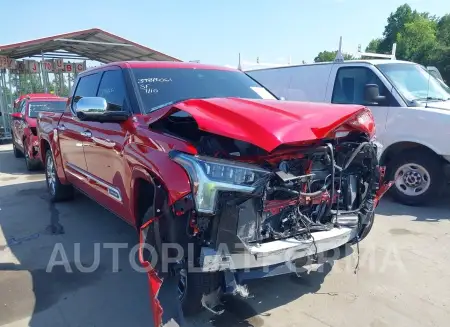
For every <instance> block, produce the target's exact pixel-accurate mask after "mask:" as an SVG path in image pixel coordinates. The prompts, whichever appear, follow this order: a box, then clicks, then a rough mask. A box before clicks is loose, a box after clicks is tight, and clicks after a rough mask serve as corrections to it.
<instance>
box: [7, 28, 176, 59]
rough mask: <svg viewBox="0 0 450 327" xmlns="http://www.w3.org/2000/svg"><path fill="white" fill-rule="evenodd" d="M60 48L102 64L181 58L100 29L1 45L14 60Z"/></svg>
mask: <svg viewBox="0 0 450 327" xmlns="http://www.w3.org/2000/svg"><path fill="white" fill-rule="evenodd" d="M57 50H64V51H67V52H68V53H73V54H77V55H79V56H83V57H86V58H89V59H90V60H94V61H98V62H101V63H110V62H115V61H126V60H139V61H181V60H180V59H177V58H174V57H171V56H168V55H166V54H163V53H161V52H158V51H156V50H153V49H150V48H147V47H145V46H143V45H140V44H137V43H134V42H132V41H129V40H126V39H124V38H121V37H119V36H117V35H114V34H111V33H108V32H105V31H103V30H101V29H98V28H92V29H88V30H83V31H77V32H72V33H65V34H59V35H55V36H50V37H45V38H41V39H36V40H32V41H26V42H20V43H15V44H8V45H0V55H1V56H6V57H9V58H12V59H21V58H27V57H32V56H36V55H40V54H41V53H44V54H45V53H48V52H55V51H57Z"/></svg>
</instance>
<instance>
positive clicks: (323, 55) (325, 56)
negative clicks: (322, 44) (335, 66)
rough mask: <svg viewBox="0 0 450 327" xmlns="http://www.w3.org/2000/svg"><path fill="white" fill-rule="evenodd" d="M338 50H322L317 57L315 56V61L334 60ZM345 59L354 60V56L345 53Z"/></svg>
mask: <svg viewBox="0 0 450 327" xmlns="http://www.w3.org/2000/svg"><path fill="white" fill-rule="evenodd" d="M336 55H337V51H322V52H319V54H318V55H317V57H315V58H314V62H327V61H334V59H336ZM342 55H343V57H344V60H352V59H354V57H353V56H352V55H351V54H348V53H343V54H342Z"/></svg>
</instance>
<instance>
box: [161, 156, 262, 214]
mask: <svg viewBox="0 0 450 327" xmlns="http://www.w3.org/2000/svg"><path fill="white" fill-rule="evenodd" d="M170 157H171V158H172V160H174V161H175V162H177V163H178V164H179V165H181V166H182V167H183V168H184V169H185V170H186V172H187V173H188V175H189V178H190V180H191V183H192V192H193V194H194V199H195V205H196V209H197V211H198V212H201V213H207V214H214V213H215V209H216V203H217V194H218V192H219V191H227V192H241V193H252V192H253V191H254V190H255V186H254V185H255V182H256V181H258V180H259V179H260V178H262V177H264V176H266V175H268V174H270V172H269V171H267V170H264V169H261V168H259V167H257V166H253V165H249V164H245V163H237V162H234V161H228V160H221V159H216V158H211V157H203V156H192V155H188V154H185V153H181V152H177V151H172V152H171V153H170Z"/></svg>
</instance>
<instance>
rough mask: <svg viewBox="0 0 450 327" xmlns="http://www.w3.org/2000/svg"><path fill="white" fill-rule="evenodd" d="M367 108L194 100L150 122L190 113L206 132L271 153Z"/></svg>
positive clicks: (322, 134) (323, 131)
mask: <svg viewBox="0 0 450 327" xmlns="http://www.w3.org/2000/svg"><path fill="white" fill-rule="evenodd" d="M365 108H366V107H364V106H360V105H336V104H325V103H307V102H294V101H278V100H249V99H241V98H210V99H191V100H186V101H183V102H179V103H176V104H175V105H173V106H170V107H168V108H167V109H161V110H157V112H158V113H156V112H154V113H152V114H151V118H150V121H149V123H150V124H151V123H152V122H154V121H156V120H159V119H161V118H164V117H167V116H168V115H170V114H172V113H174V112H175V111H177V109H178V110H182V111H185V112H187V113H189V114H190V115H191V116H193V118H194V119H195V120H196V122H197V124H198V127H199V128H200V129H201V130H203V131H206V132H210V133H214V134H218V135H222V136H226V137H229V138H232V139H236V140H241V141H245V142H248V143H251V144H254V145H256V146H259V147H260V148H262V149H264V150H266V151H268V152H270V151H273V150H274V149H275V148H276V147H278V146H279V145H281V144H289V143H300V142H308V141H314V140H318V139H322V138H324V137H326V135H327V134H328V133H330V132H331V131H333V130H334V129H336V128H337V127H338V126H340V125H342V124H343V123H344V122H345V121H347V120H348V119H349V118H350V117H352V116H354V115H356V114H357V113H358V112H359V111H362V110H364V109H365Z"/></svg>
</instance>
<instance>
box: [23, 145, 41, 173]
mask: <svg viewBox="0 0 450 327" xmlns="http://www.w3.org/2000/svg"><path fill="white" fill-rule="evenodd" d="M23 153H24V156H25V165H26V166H27V170H28V171H34V170H37V169H39V168H40V167H41V163H40V162H39V161H38V160H36V159H31V158H30V154H29V153H28V139H25V140H24V141H23Z"/></svg>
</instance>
